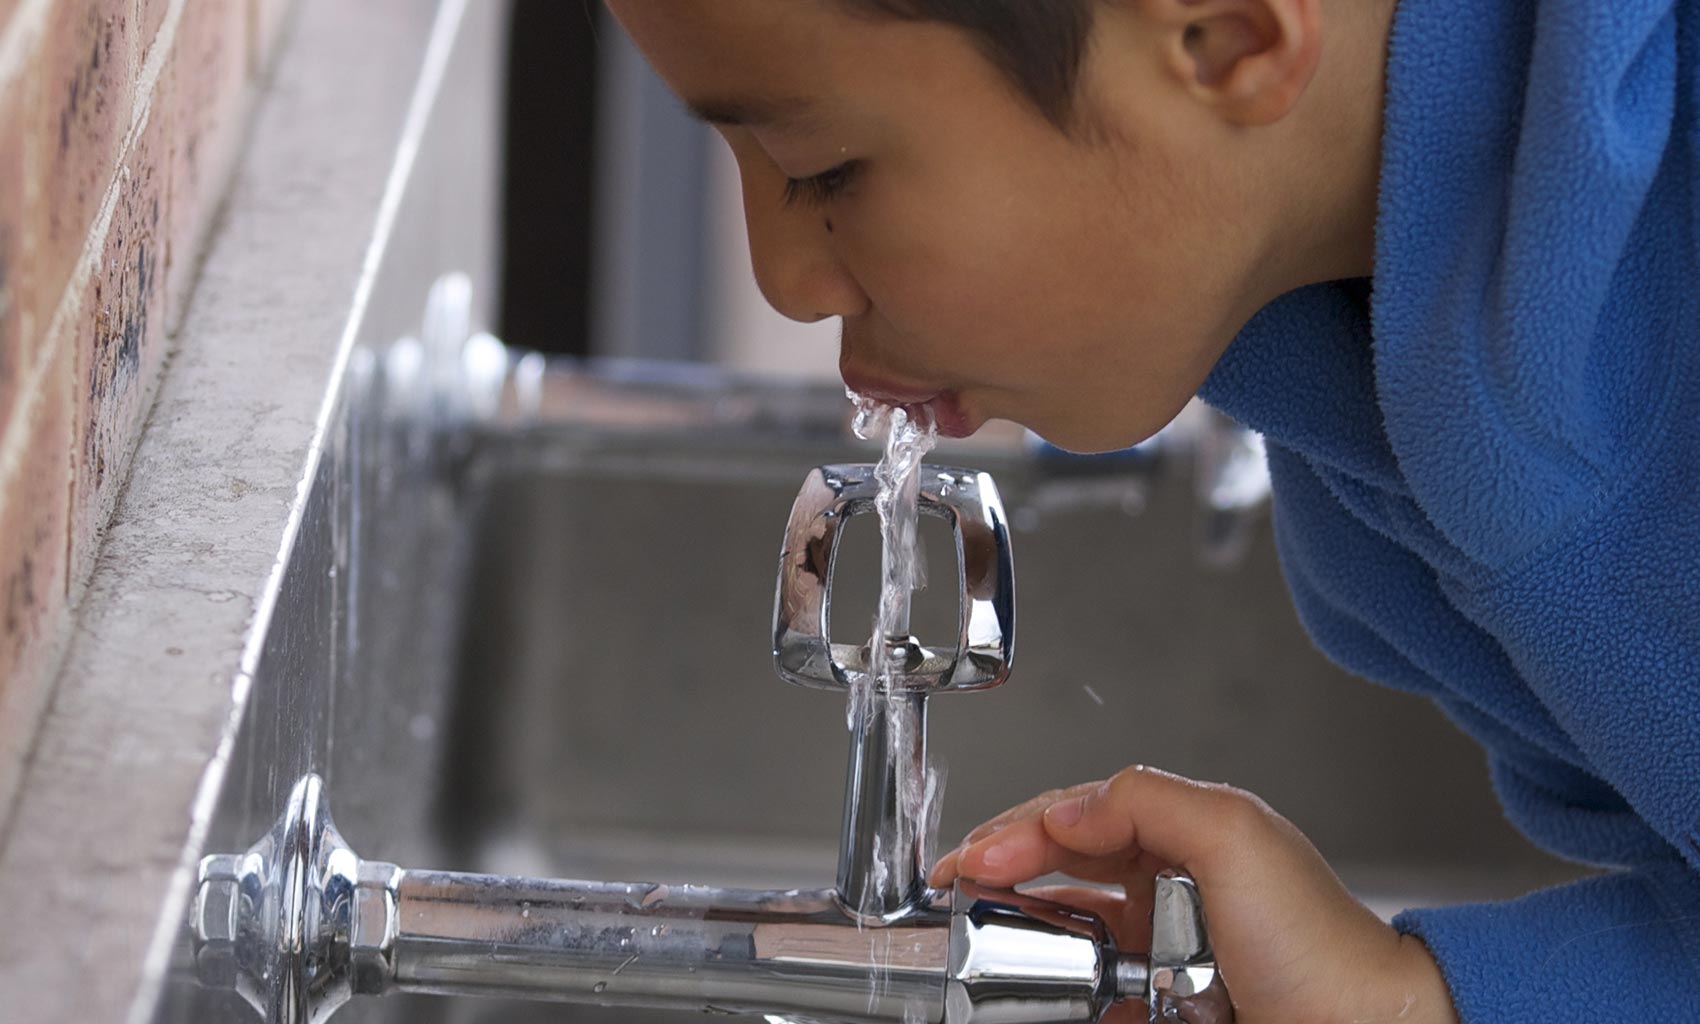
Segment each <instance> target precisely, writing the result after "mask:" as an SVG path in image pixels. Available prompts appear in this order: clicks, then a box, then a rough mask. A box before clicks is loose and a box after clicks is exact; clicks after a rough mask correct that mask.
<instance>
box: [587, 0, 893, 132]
mask: <svg viewBox="0 0 1700 1024" xmlns="http://www.w3.org/2000/svg"><path fill="white" fill-rule="evenodd" d="M608 6H609V8H610V9H611V10H612V11H613V12H614V15H615V16H616V17H617V18H619V20H620V22H621V24H623V25H624V26H625V27H626V30H627V32H628V33H629V34H630V35H631V37H632V39H633V40H634V41H635V42H636V43H637V45H638V48H639V49H640V50H642V51H643V53H644V56H645V57H647V58H648V59H649V61H650V63H651V64H652V65H653V66H654V67H655V69H656V71H657V72H658V73H659V74H660V75H661V77H662V78H663V79H665V80H666V81H667V84H668V85H669V86H670V87H672V89H673V90H674V92H676V93H678V95H679V96H680V97H681V98H682V99H683V100H684V101H685V103H686V104H687V105H688V106H689V107H690V108H691V110H692V111H693V112H694V113H696V114H697V115H698V116H699V117H701V118H703V119H704V120H706V121H710V122H713V123H716V124H738V125H763V126H771V127H787V128H791V129H794V130H806V129H807V128H809V127H811V126H818V125H820V124H821V123H823V122H826V121H829V120H830V119H831V117H832V115H833V114H834V110H833V107H834V106H836V105H837V104H836V102H835V101H836V99H837V98H839V97H841V96H843V95H844V93H845V91H846V90H847V88H848V87H850V86H852V85H853V78H854V73H855V68H856V67H857V60H856V53H857V50H858V49H859V48H860V47H862V46H864V45H865V44H866V42H867V40H866V38H865V34H866V30H867V28H868V27H869V24H868V22H867V21H866V20H865V19H856V18H851V17H849V16H847V15H846V14H845V13H844V10H843V8H842V7H841V6H840V5H838V4H836V3H833V2H830V0H665V2H662V0H608ZM864 63H865V61H864Z"/></svg>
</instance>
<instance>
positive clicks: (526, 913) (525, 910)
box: [519, 903, 531, 917]
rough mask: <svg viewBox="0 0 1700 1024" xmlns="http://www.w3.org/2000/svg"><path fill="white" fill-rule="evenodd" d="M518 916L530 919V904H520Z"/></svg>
mask: <svg viewBox="0 0 1700 1024" xmlns="http://www.w3.org/2000/svg"><path fill="white" fill-rule="evenodd" d="M519 916H521V917H530V916H531V904H529V903H521V904H520V905H519Z"/></svg>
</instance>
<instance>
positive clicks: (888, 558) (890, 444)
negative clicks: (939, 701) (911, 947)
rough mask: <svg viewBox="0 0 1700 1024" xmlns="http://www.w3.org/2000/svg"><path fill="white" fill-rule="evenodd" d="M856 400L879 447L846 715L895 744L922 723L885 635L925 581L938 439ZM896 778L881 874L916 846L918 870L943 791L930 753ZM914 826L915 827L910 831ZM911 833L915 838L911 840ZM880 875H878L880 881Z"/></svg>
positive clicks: (904, 745)
mask: <svg viewBox="0 0 1700 1024" xmlns="http://www.w3.org/2000/svg"><path fill="white" fill-rule="evenodd" d="M848 394H849V397H850V400H851V401H852V402H854V403H855V405H856V418H855V421H854V423H853V424H852V426H853V428H854V430H855V432H856V435H857V436H858V437H860V438H862V439H863V440H874V439H876V438H880V437H882V435H883V440H884V450H883V453H882V454H881V457H880V461H879V464H878V465H877V466H876V467H875V470H874V478H875V479H876V480H877V481H878V482H879V495H878V496H877V497H876V498H875V500H874V507H875V509H876V511H877V512H878V513H879V520H880V594H879V604H878V610H877V612H876V614H875V618H874V623H873V635H872V636H871V637H870V638H869V641H868V650H869V659H868V660H869V671H868V672H867V674H866V675H865V676H861V677H859V678H856V679H854V680H853V682H852V686H851V689H850V697H849V701H848V708H847V709H846V719H847V723H848V725H849V727H850V728H851V729H852V730H854V729H855V728H856V724H857V722H859V721H862V718H861V716H863V715H872V714H882V715H884V716H885V718H886V723H887V725H888V728H889V731H888V737H889V740H890V742H891V744H892V746H893V748H894V749H897V750H904V749H911V748H914V747H918V746H919V744H918V742H917V738H916V737H914V736H910V735H908V734H907V731H908V730H912V729H914V728H916V727H917V726H920V725H921V723H919V722H917V721H916V720H915V719H914V718H913V717H912V716H909V715H902V714H899V713H898V711H899V709H900V707H901V702H902V701H903V700H905V699H907V698H906V697H905V696H904V695H903V694H902V692H901V688H900V687H899V686H894V685H893V684H894V682H895V681H896V676H897V673H898V672H899V671H900V667H899V666H897V665H894V664H893V663H892V657H891V647H892V645H891V641H892V640H893V639H898V640H901V639H902V638H904V637H907V636H908V635H909V630H910V625H909V612H910V605H911V602H912V600H913V597H914V593H915V591H917V590H919V589H921V588H922V587H924V586H925V585H926V579H925V563H924V562H923V561H922V559H921V554H920V550H919V546H918V543H917V537H918V530H917V527H918V524H919V519H920V514H919V500H918V499H919V495H920V485H921V462H922V460H923V459H924V458H925V457H926V455H927V453H928V452H929V451H931V450H932V449H933V446H934V445H935V444H936V443H937V442H938V431H937V428H936V426H935V425H934V423H933V421H932V418H931V417H930V416H929V415H928V414H927V412H926V410H925V408H914V407H912V408H903V407H894V406H889V405H885V404H883V403H881V402H877V401H873V400H871V399H867V398H864V397H862V396H860V395H857V394H856V393H855V392H848ZM905 767H907V768H908V769H909V770H907V771H904V772H902V774H901V776H900V778H899V779H898V780H897V789H898V792H897V798H898V801H899V805H900V806H901V807H902V808H903V814H902V815H901V821H900V823H899V825H900V829H899V833H898V834H896V835H891V836H882V837H879V848H878V851H877V857H876V863H875V870H876V871H883V872H886V873H887V874H886V877H888V878H889V877H892V873H898V875H897V876H898V877H904V876H903V875H902V874H901V872H903V871H904V870H906V868H907V865H906V864H905V863H904V859H905V858H912V857H914V856H915V850H916V848H917V845H919V847H920V850H921V860H922V865H921V870H922V871H925V870H926V867H927V865H929V864H930V863H931V859H930V858H931V856H932V847H933V840H934V836H935V834H936V832H937V830H938V812H939V807H940V804H941V797H942V795H943V790H944V785H943V779H944V773H943V771H942V770H941V768H940V766H939V764H938V763H937V762H936V760H935V759H933V758H931V757H930V756H929V757H926V758H925V759H924V763H920V764H915V765H908V766H905ZM917 832H918V834H917ZM917 840H918V841H919V843H918V844H917ZM882 881H883V880H882Z"/></svg>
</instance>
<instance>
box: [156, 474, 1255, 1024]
mask: <svg viewBox="0 0 1700 1024" xmlns="http://www.w3.org/2000/svg"><path fill="white" fill-rule="evenodd" d="M919 472H920V474H921V478H920V487H919V499H918V504H919V511H920V513H921V514H924V515H929V516H933V517H936V518H940V519H943V520H945V521H946V522H947V523H948V524H949V525H950V527H951V529H952V532H953V534H954V538H955V548H956V554H957V574H956V575H957V584H958V588H959V593H960V595H961V601H960V606H959V607H960V615H959V624H958V630H957V635H956V636H955V637H954V638H952V641H951V643H950V645H949V646H943V647H929V646H926V645H924V644H923V643H922V642H921V641H920V640H919V639H917V638H915V637H912V636H890V637H876V638H875V639H874V640H873V641H870V643H869V644H868V645H862V646H857V645H847V644H835V643H833V642H831V640H830V637H829V633H828V621H829V617H830V609H831V588H832V579H833V568H834V564H835V561H836V555H837V551H838V541H839V538H840V535H841V531H842V528H843V526H844V524H845V523H846V522H847V520H848V519H849V518H850V517H852V516H854V515H858V514H862V513H865V512H868V511H871V510H872V509H873V506H874V496H875V494H876V493H877V484H876V481H875V478H874V474H873V467H871V466H867V465H832V466H822V467H819V468H817V469H815V470H813V471H811V472H810V473H809V474H808V476H807V477H806V479H805V480H804V483H803V486H802V488H801V490H800V492H799V493H798V496H797V499H796V502H795V504H794V505H793V507H792V510H791V515H790V519H789V521H788V523H787V526H786V530H785V540H784V544H783V546H782V549H781V553H780V560H779V578H778V585H777V588H776V594H775V600H774V633H773V636H774V639H773V654H774V660H775V665H776V668H777V670H778V672H779V674H780V676H781V677H782V678H784V679H786V680H787V681H789V682H792V683H795V684H798V685H803V686H811V687H819V688H826V689H833V690H845V689H853V688H855V687H865V688H873V691H874V697H873V699H872V700H871V701H870V702H868V703H866V704H864V705H863V709H862V711H861V712H860V713H857V714H853V715H852V716H851V723H850V724H851V746H850V761H849V769H848V772H847V782H846V787H845V804H844V819H843V820H844V824H843V832H842V835H841V845H840V855H839V864H838V877H837V884H836V886H835V887H834V888H831V889H814V890H800V889H789V890H782V891H781V890H751V889H731V888H717V887H709V886H699V885H676V884H656V883H627V882H595V881H572V880H556V879H536V878H521V877H504V876H497V875H487V874H473V873H458V872H446V871H422V870H416V869H412V868H402V867H398V866H397V865H394V864H389V863H382V862H376V861H365V860H362V859H361V858H360V857H358V856H357V855H356V854H355V853H354V852H353V850H352V849H351V848H350V847H349V846H348V844H347V843H346V842H344V841H343V839H342V838H341V836H340V835H339V834H338V833H337V830H336V827H335V826H334V824H333V823H332V820H331V816H330V810H329V805H328V801H327V797H326V793H325V783H324V781H323V780H322V779H321V778H320V777H319V776H317V775H316V774H308V775H306V776H304V777H302V778H301V779H300V780H299V781H298V782H297V783H296V784H295V786H294V787H293V789H292V791H291V793H290V796H289V798H288V801H287V804H286V807H285V809H284V812H283V815H282V817H281V818H280V819H279V820H278V822H277V823H276V825H275V826H274V827H273V828H272V829H271V831H270V832H268V833H267V834H266V835H265V836H264V837H262V838H261V839H260V840H259V841H258V842H256V843H255V844H254V845H253V846H252V847H250V848H249V849H248V850H247V851H245V852H243V853H238V854H216V855H212V856H208V857H205V858H203V859H202V861H201V863H200V868H199V876H198V886H197V891H196V894H195V897H194V900H193V902H192V905H191V908H190V931H191V935H192V940H193V957H194V971H195V974H196V976H197V978H198V980H199V981H200V982H201V983H202V984H203V985H206V986H209V987H215V988H221V989H234V990H235V991H237V992H238V993H240V995H241V996H242V997H243V999H244V1000H245V1001H246V1002H247V1003H248V1004H249V1005H251V1006H252V1007H253V1008H254V1009H255V1010H257V1011H258V1012H259V1013H260V1014H261V1015H262V1016H263V1017H264V1018H265V1019H266V1020H268V1021H272V1022H290V1024H296V1022H301V1024H317V1022H320V1021H324V1020H326V1019H328V1018H329V1017H330V1016H331V1015H332V1014H333V1013H334V1012H335V1011H336V1010H337V1008H338V1007H340V1006H342V1005H343V1004H345V1003H346V1002H347V1001H348V1000H349V999H350V998H352V997H353V996H356V995H379V994H383V993H386V992H415V993H431V994H441V995H483V996H508V997H519V998H526V999H537V1000H554V1001H562V1002H580V1003H597V1004H603V1005H616V1006H643V1007H659V1008H675V1009H696V1010H701V1011H704V1012H710V1013H745V1014H763V1015H767V1016H768V1017H769V1018H770V1020H772V1019H778V1018H785V1019H804V1020H810V1021H847V1022H874V1021H902V1022H904V1024H1043V1022H1074V1021H1081V1022H1093V1021H1096V1020H1097V1019H1098V1018H1099V1017H1101V1016H1102V1015H1103V1013H1104V1012H1105V1011H1106V1010H1107V1009H1108V1008H1109V1007H1110V1006H1111V1005H1112V1004H1114V1003H1115V1002H1116V1001H1118V1000H1124V999H1138V1000H1142V1001H1144V1002H1145V1004H1146V1006H1147V1008H1148V1011H1149V1015H1150V1019H1151V1020H1153V1021H1186V1022H1190V1024H1223V1022H1227V1021H1231V1020H1232V1019H1233V1010H1232V1006H1231V1004H1230V1002H1229V1000H1228V996H1227V990H1226V988H1225V986H1224V983H1223V980H1222V978H1221V976H1220V974H1219V972H1218V971H1217V969H1216V964H1215V961H1214V956H1213V954H1212V952H1211V948H1210V943H1209V939H1208V936H1207V933H1206V930H1205V922H1204V916H1203V909H1202V903H1201V900H1200V897H1199V893H1198V890H1197V888H1196V887H1195V885H1194V884H1193V882H1192V880H1191V879H1189V878H1187V877H1185V876H1184V875H1181V874H1177V873H1175V872H1164V873H1162V874H1160V875H1158V876H1157V877H1156V878H1154V879H1153V886H1154V889H1155V891H1154V910H1153V916H1152V943H1151V949H1150V950H1149V951H1148V952H1146V953H1130V952H1122V951H1120V950H1119V949H1117V947H1116V945H1115V942H1114V939H1113V938H1112V936H1111V935H1110V933H1109V930H1108V928H1107V927H1106V925H1105V923H1104V922H1103V920H1101V919H1100V918H1098V917H1097V916H1095V915H1092V914H1089V913H1085V912H1083V911H1080V910H1076V909H1074V908H1071V907H1068V906H1065V905H1062V904H1058V903H1054V902H1050V901H1046V900H1043V899H1039V898H1037V897H1034V896H1030V895H1027V894H1023V893H1019V892H1016V891H1014V890H1008V889H993V888H987V887H984V886H980V885H977V884H974V883H971V882H966V881H958V882H957V883H955V884H954V885H952V886H951V887H950V888H948V889H936V888H930V887H928V886H927V885H926V882H925V875H926V863H925V851H924V840H925V831H926V829H925V824H924V822H925V811H926V808H925V807H924V806H923V804H924V801H923V800H920V799H917V798H916V794H917V793H924V792H925V790H924V783H925V774H926V768H927V756H926V704H927V698H928V697H929V696H931V695H932V694H934V693H939V692H945V691H951V690H980V689H987V688H990V687H994V686H997V685H999V684H1000V683H1002V682H1003V681H1004V680H1005V678H1007V676H1008V674H1009V668H1010V662H1011V659H1012V655H1013V638H1014V591H1013V571H1012V563H1011V556H1010V546H1009V531H1008V528H1007V524H1006V521H1005V517H1004V511H1003V507H1002V504H1001V502H1000V500H999V497H998V493H997V488H996V486H995V485H994V483H993V481H992V479H991V477H990V476H988V475H987V474H985V473H979V472H974V471H971V470H963V469H953V468H948V467H940V466H933V465H925V466H922V467H921V468H920V471H919ZM873 643H883V644H885V645H887V649H886V650H885V651H883V652H876V651H874V650H873V648H872V644H873ZM876 654H880V655H884V656H885V664H886V665H887V666H889V668H888V669H887V670H886V671H883V672H882V673H880V677H881V678H880V680H875V679H874V678H872V676H873V672H872V666H873V663H874V662H875V660H876V658H875V656H876ZM990 741H992V740H991V739H988V742H990Z"/></svg>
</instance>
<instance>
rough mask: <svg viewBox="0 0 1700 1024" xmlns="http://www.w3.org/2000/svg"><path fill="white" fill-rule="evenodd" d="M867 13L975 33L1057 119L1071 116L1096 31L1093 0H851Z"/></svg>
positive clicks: (1063, 122) (1063, 124)
mask: <svg viewBox="0 0 1700 1024" xmlns="http://www.w3.org/2000/svg"><path fill="white" fill-rule="evenodd" d="M847 2H848V3H849V5H850V6H851V7H852V8H854V9H858V10H861V11H863V12H865V13H869V14H883V15H887V16H891V17H898V18H909V19H912V20H915V21H939V22H944V23H946V24H949V25H955V26H957V27H958V28H961V29H963V30H964V31H966V32H967V33H968V34H969V35H971V36H973V37H974V40H975V42H977V43H978V44H979V46H980V49H981V50H982V51H984V53H985V54H986V56H987V58H989V59H990V60H991V61H992V63H994V64H996V65H997V66H998V67H999V68H1000V69H1001V70H1002V71H1003V73H1004V74H1005V75H1007V76H1008V77H1009V78H1010V80H1011V81H1012V82H1014V84H1015V86H1016V88H1017V89H1018V90H1019V91H1020V92H1021V93H1022V95H1024V96H1026V97H1027V98H1028V99H1029V100H1031V101H1032V102H1033V103H1034V105H1036V106H1037V107H1038V108H1039V111H1040V113H1042V114H1044V115H1045V117H1046V118H1048V119H1049V120H1050V121H1051V122H1052V123H1053V124H1055V125H1057V127H1059V128H1067V127H1068V126H1069V125H1070V124H1071V123H1072V121H1073V114H1074V90H1075V82H1076V79H1078V78H1079V75H1080V65H1081V62H1082V61H1083V60H1084V58H1085V56H1086V45H1087V40H1088V38H1089V37H1090V36H1091V33H1092V3H1093V0H847Z"/></svg>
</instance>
